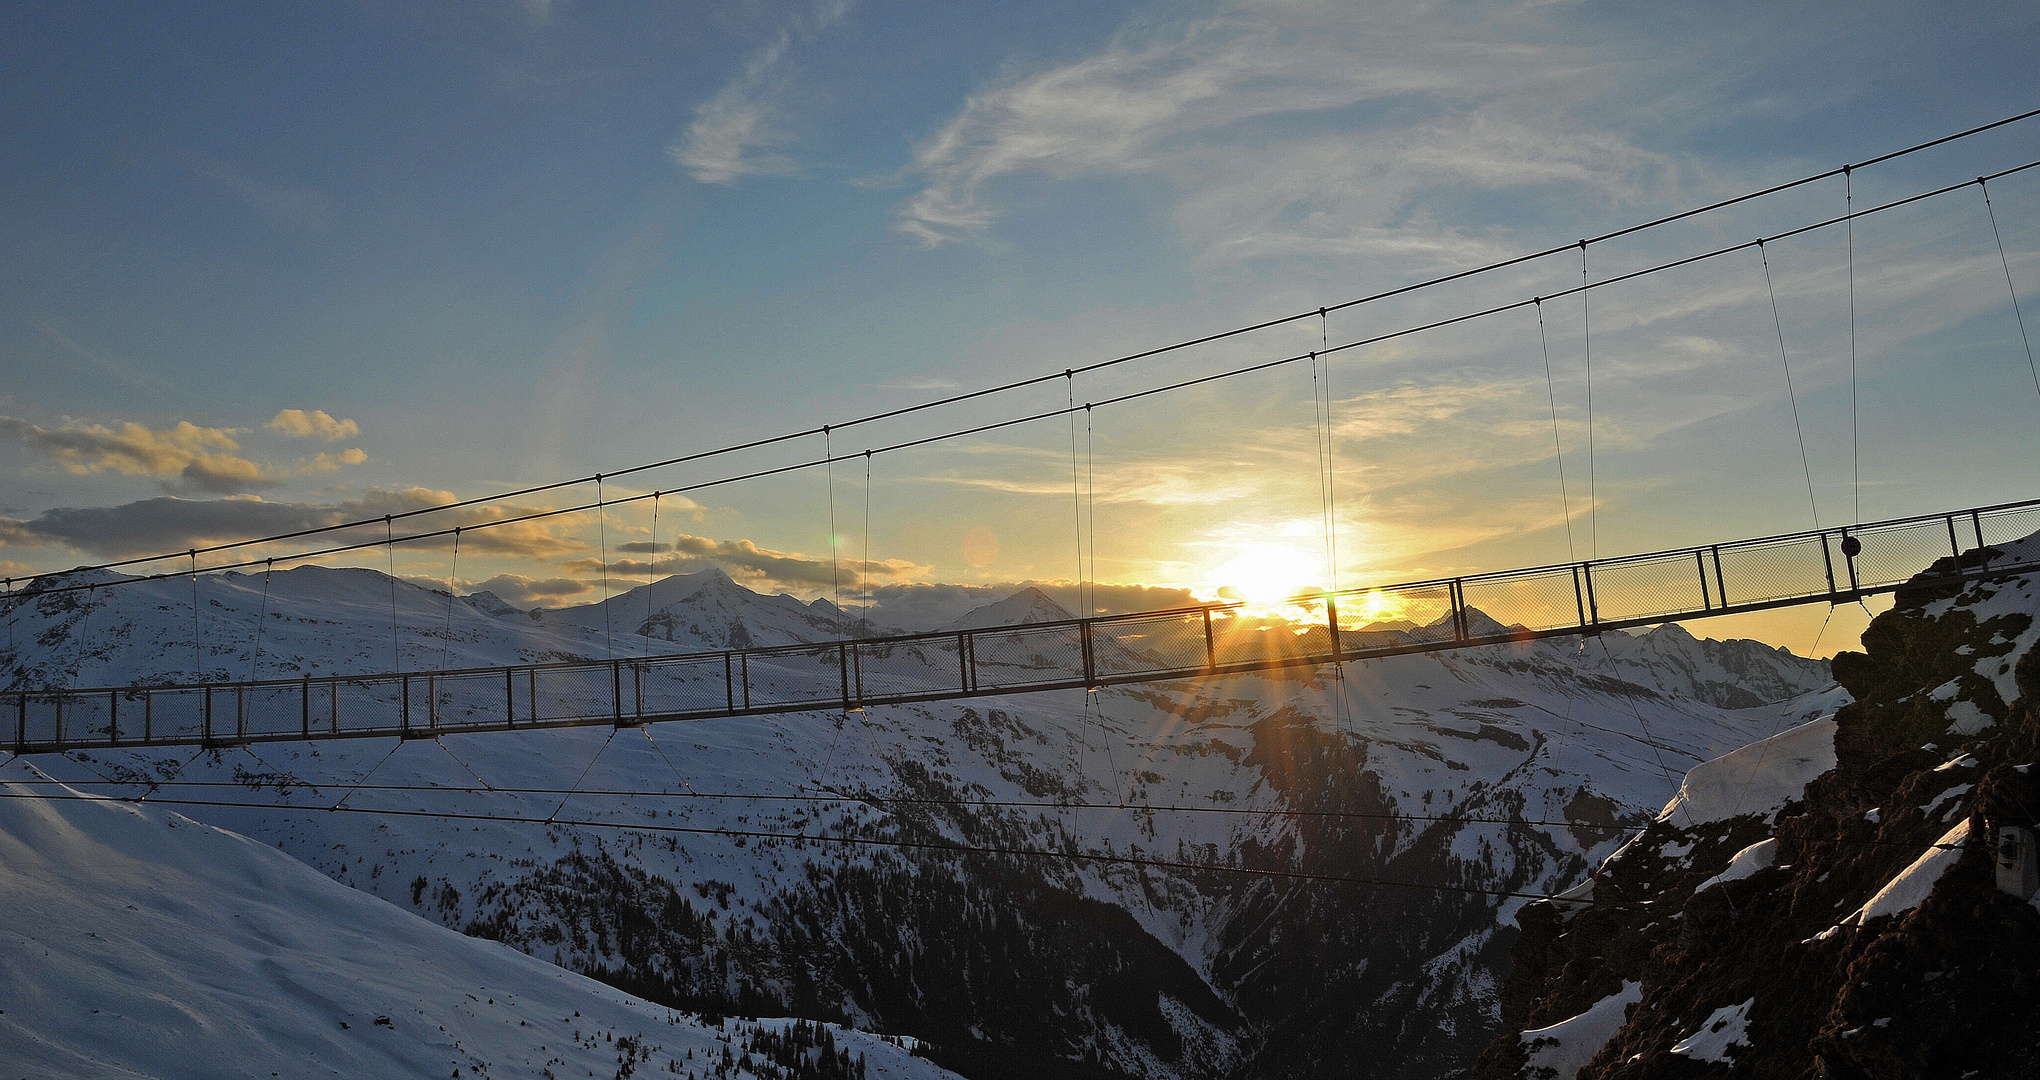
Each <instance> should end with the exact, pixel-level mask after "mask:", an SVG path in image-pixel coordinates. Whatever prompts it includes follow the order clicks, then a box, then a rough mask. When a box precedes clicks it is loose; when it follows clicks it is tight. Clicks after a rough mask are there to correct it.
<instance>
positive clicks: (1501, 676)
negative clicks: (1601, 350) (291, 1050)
mask: <svg viewBox="0 0 2040 1080" xmlns="http://www.w3.org/2000/svg"><path fill="white" fill-rule="evenodd" d="M191 587H192V586H191V583H190V582H189V581H188V580H187V581H184V582H158V583H148V584H142V585H135V586H128V587H122V588H118V589H108V590H103V591H101V590H95V591H94V592H92V593H89V594H77V593H72V594H64V595H62V596H46V597H39V598H32V599H29V600H26V601H24V602H23V603H22V604H21V605H19V606H18V607H17V608H16V609H15V610H13V611H11V612H9V613H8V616H7V618H8V620H9V626H10V630H11V631H12V632H13V634H14V636H13V638H12V639H11V640H13V641H14V642H16V644H15V646H14V647H13V650H12V651H10V652H9V653H8V654H7V655H6V666H7V668H9V669H11V675H12V677H13V678H14V679H16V680H19V681H20V682H19V683H17V684H20V683H28V684H41V683H43V682H46V681H47V682H53V683H58V684H62V683H72V682H74V681H75V682H78V683H88V684H89V683H108V682H124V681H128V680H130V679H140V678H158V679H169V680H181V679H184V678H188V677H189V672H190V671H191V670H193V667H194V665H193V664H192V663H191V662H190V661H189V660H188V659H186V658H188V657H190V656H191V640H192V639H191V634H192V631H191V608H192V605H191V600H190V589H191ZM198 588H199V595H200V597H201V601H202V602H201V603H200V605H199V626H200V635H201V636H200V650H199V652H200V660H199V662H198V664H197V665H196V667H197V669H198V670H202V671H205V672H207V673H208V674H209V675H211V676H212V677H246V674H247V672H248V671H250V670H255V671H257V672H258V673H259V674H264V675H277V674H282V673H284V672H286V671H288V672H289V673H290V674H297V673H300V672H308V673H328V672H337V671H343V670H355V671H359V670H364V669H387V667H388V666H389V664H388V661H389V660H390V659H393V658H401V660H402V662H403V666H404V667H405V668H406V669H410V670H417V669H420V668H423V667H437V666H441V658H442V657H445V658H447V659H448V661H449V662H450V663H452V664H455V665H463V664H467V665H483V664H500V663H507V662H515V661H523V660H530V659H547V658H557V657H566V656H578V657H600V656H603V655H631V654H636V653H640V652H641V651H643V650H646V649H650V650H652V651H654V652H658V651H671V650H673V649H674V648H675V647H676V646H678V647H680V648H683V649H685V648H723V647H727V646H729V645H730V644H731V643H732V642H733V640H734V639H735V638H736V636H737V634H738V631H739V628H741V632H742V634H743V635H744V637H745V638H747V639H748V640H749V641H750V642H751V643H753V644H759V645H768V644H777V643H783V642H791V641H813V640H827V639H829V638H832V637H835V636H838V635H842V634H844V633H846V632H848V631H846V629H845V625H844V624H845V617H844V615H843V614H842V613H841V612H839V611H837V610H836V609H834V608H833V607H832V606H830V605H827V604H825V603H819V602H818V603H812V604H808V603H802V602H801V601H799V600H797V599H794V598H792V597H764V596H759V595H757V594H754V593H751V592H749V591H748V590H744V589H742V588H741V587H739V586H736V585H735V584H734V583H732V582H730V581H729V580H728V579H727V578H726V577H723V576H722V575H720V574H715V573H712V572H711V573H705V574H697V575H692V576H690V577H687V578H669V579H666V580H665V581H662V582H659V583H658V584H657V586H656V587H646V589H644V590H642V591H636V590H634V591H633V592H631V593H626V594H623V595H621V596H619V597H615V598H612V600H611V601H609V603H608V604H607V605H606V606H605V605H588V606H585V607H581V608H570V609H561V610H556V611H542V612H506V611H503V610H502V609H501V607H502V606H501V605H500V603H499V602H498V603H490V602H489V599H490V598H482V597H465V598H462V597H452V596H449V595H447V594H446V593H443V592H434V591H432V590H430V589H426V588H421V587H418V586H415V585H411V584H407V583H402V582H399V583H395V584H394V586H393V585H392V583H391V581H390V580H389V579H388V578H386V577H383V576H381V575H379V574H375V573H374V572H373V571H338V570H292V571H287V572H285V571H279V572H277V573H275V574H274V575H271V576H270V578H269V581H268V583H267V592H266V595H265V593H264V581H263V578H262V576H261V575H252V576H239V575H219V576H208V577H205V578H203V579H201V581H200V583H199V586H198ZM180 590H181V593H180ZM393 596H394V601H393V600H392V597H393ZM392 610H394V612H395V614H394V616H393V615H392ZM605 615H606V618H605ZM1061 617H1066V616H1065V615H1064V614H1063V612H1062V609H1060V608H1057V607H1055V606H1054V605H1053V602H1052V601H1049V600H1048V599H1047V598H1046V597H1045V596H1041V595H1038V594H1037V595H1030V593H1028V592H1023V593H1020V594H1017V595H1015V596H1013V597H1010V598H1007V599H1005V600H1001V601H999V602H998V603H995V604H992V605H989V607H986V608H981V609H980V610H979V611H978V612H976V613H974V614H973V615H972V616H970V618H978V619H982V620H984V621H983V622H981V623H979V624H978V625H1006V624H1011V623H1016V622H1021V621H1039V620H1040V619H1042V618H1049V619H1053V618H1061ZM258 625H259V626H260V627H261V630H260V634H261V640H260V645H259V649H258V646H257V642H256V633H257V631H256V629H255V628H256V627H257V626H258ZM393 627H394V630H393ZM640 629H648V630H650V631H651V635H650V638H651V639H650V640H648V639H647V637H646V636H643V635H640V634H638V633H637V631H638V630H640ZM1825 684H1826V678H1825V673H1824V672H1823V671H1821V670H1820V666H1819V665H1813V664H1808V663H1806V662H1804V661H1797V660H1796V659H1794V658H1790V657H1789V655H1784V656H1781V655H1780V654H1778V653H1777V652H1775V651H1774V650H1770V649H1769V648H1768V647H1763V646H1756V645H1754V643H1715V642H1698V641H1694V640H1693V639H1692V638H1690V636H1686V635H1683V634H1682V633H1681V634H1671V633H1666V632H1664V631H1659V632H1657V633H1654V634H1650V635H1640V636H1635V637H1632V636H1630V635H1622V634H1609V635H1606V636H1605V638H1604V639H1603V640H1602V641H1600V642H1594V643H1589V644H1582V643H1579V642H1559V641H1529V642H1519V643H1514V644H1510V645H1506V646H1493V647H1488V648H1482V649H1475V650H1465V651H1460V652H1455V653H1439V654H1430V655H1412V656H1403V657H1395V658H1390V659H1383V660H1376V661H1370V662H1355V663H1351V664H1348V665H1347V666H1346V667H1345V669H1344V671H1343V672H1334V671H1332V670H1330V669H1326V670H1311V669H1293V670H1288V671H1279V672H1270V673H1265V674H1258V675H1250V676H1238V677H1229V678H1224V679H1212V680H1205V681H1201V682H1195V683H1178V684H1155V685H1148V686H1139V687H1121V688H1108V689H1104V690H1101V691H1099V692H1097V693H1092V694H1085V693H1081V692H1075V691H1072V692H1059V693H1048V694H1036V695H1026V696H1013V697H1010V698H997V697H992V698H982V699H977V700H974V701H971V702H965V703H951V704H940V705H914V706H898V707H884V708H873V709H868V710H865V711H864V712H862V713H857V714H853V715H850V716H843V715H840V714H825V713H823V714H816V713H810V714H797V715H786V716H775V717H769V718H744V719H731V720H717V721H700V722H688V723H684V724H665V725H657V726H654V727H650V728H643V729H623V730H610V729H578V730H564V731H550V732H520V733H504V734H495V735H485V734H470V735H461V736H456V737H449V738H447V739H445V740H444V741H443V742H433V741H422V740H421V741H413V742H407V743H402V744H398V745H391V741H374V742H367V741H364V742H329V743H319V744H310V745H287V744H286V745H265V746H261V747H256V748H252V749H240V750H232V751H216V752H208V753H205V754H202V755H200V756H198V757H197V758H195V759H193V758H189V755H188V754H182V755H180V754H171V753H168V752H154V753H149V752H136V751H121V752H93V753H91V754H89V755H86V754H75V755H72V757H70V758H49V759H44V760H41V761H38V765H39V766H40V767H43V768H46V769H48V770H49V771H51V772H52V773H55V774H57V775H58V776H60V777H61V778H62V779H64V780H66V781H67V782H72V783H76V784H81V785H87V786H90V787H91V789H92V790H101V791H106V790H112V791H118V792H121V793H124V794H129V795H133V794H138V793H141V792H143V791H148V790H150V789H149V787H148V785H149V784H154V785H156V787H155V791H154V794H152V795H151V796H150V801H151V802H160V803H166V804H167V805H170V806H172V807H175V808H177V809H180V810H182V811H184V812H186V813H189V814H191V815H193V816H195V817H199V818H201V819H203V820H206V821H210V822H214V823H218V824H221V825H224V826H226V827H229V828H232V829H234V830H235V831H237V832H240V833H244V834H246V835H249V836H252V837H255V838H258V839H260V840H261V841H263V842H265V843H269V844H274V845H276V846H278V847H280V848H282V849H283V850H284V851H286V852H289V853H291V854H293V855H295V856H297V857H299V858H302V859H303V860H305V861H306V862H307V863H310V864H311V865H313V866H315V867H317V868H318V869H320V870H322V871H324V872H325V873H327V874H329V875H331V876H332V877H333V878H335V879H336V880H338V881H340V882H343V883H345V884H350V885H353V886H355V887H356V888H359V889H362V890H365V891H368V892H371V893H374V894H375V895H377V896H380V897H382V898H384V899H386V900H389V901H390V902H392V903H394V904H397V905H398V906H401V907H406V908H409V909H411V910H413V911H417V912H418V913H420V914H422V915H424V916H426V917H428V918H431V919H433V920H436V921H438V922H440V923H442V924H444V925H446V926H448V927H452V928H455V929H459V930H463V931H465V932H467V933H470V934H473V935H476V936H482V937H488V938H493V939H496V940H499V941H503V942H506V943H509V944H512V945H515V946H516V947H517V948H519V949H521V950H523V951H525V952H527V953H530V954H531V955H533V956H536V957H538V958H540V959H543V960H547V961H552V962H554V963H557V964H559V965H561V966H563V967H567V968H570V969H573V970H575V971H580V972H584V973H589V974H593V975H595V976H596V977H598V978H601V979H603V980H604V981H606V982H609V983H610V984H612V985H615V986H619V987H622V988H624V989H627V990H630V991H631V992H634V993H637V994H639V995H641V996H643V997H646V998H648V999H650V1000H653V1001H658V1002H661V1003H664V1004H668V1005H673V1006H677V1007H685V1008H689V1009H698V1010H719V1011H722V1012H728V1013H734V1014H739V1015H799V1016H807V1017H811V1018H816V1019H826V1020H835V1021H843V1022H846V1023H850V1024H852V1025H854V1026H856V1027H858V1028H861V1029H865V1030H876V1031H885V1032H890V1033H894V1034H900V1035H911V1036H916V1037H919V1038H923V1039H926V1040H928V1042H929V1046H928V1048H927V1049H926V1052H927V1053H929V1054H930V1055H932V1056H933V1059H934V1060H935V1061H937V1062H940V1063H943V1064H946V1065H948V1066H950V1067H952V1068H954V1069H956V1070H957V1071H958V1072H961V1073H963V1074H964V1075H967V1076H971V1077H973V1078H981V1077H1004V1076H1017V1075H1021V1074H1038V1075H1043V1076H1105V1075H1130V1076H1142V1077H1154V1078H1158V1080H1162V1078H1190V1077H1219V1076H1234V1075H1241V1076H1257V1077H1258V1076H1267V1077H1283V1076H1315V1075H1322V1074H1323V1073H1325V1072H1326V1071H1334V1070H1337V1071H1351V1070H1352V1069H1353V1068H1354V1066H1353V1063H1354V1062H1356V1061H1362V1062H1366V1063H1367V1064H1366V1065H1365V1067H1364V1069H1363V1071H1365V1072H1367V1073H1369V1074H1370V1075H1379V1076H1434V1075H1439V1074H1440V1073H1442V1072H1443V1071H1445V1070H1447V1069H1449V1068H1451V1067H1453V1066H1454V1065H1456V1064H1464V1063H1467V1062H1469V1061H1470V1060H1471V1059H1472V1057H1473V1055H1474V1054H1475V1052H1477V1050H1478V1049H1479V1048H1480V1047H1481V1046H1482V1045H1484V1044H1485V1043H1486V1041H1487V1039H1488V1037H1489V1036H1490V1035H1491V1034H1492V1032H1493V1031H1494V1029H1495V1024H1496V1023H1497V1017H1498V1014H1499V998H1498V991H1499V987H1500V983H1501V980H1502V978H1503V977H1504V974H1505V973H1506V971H1507V969H1508V961H1507V951H1508V948H1509V945H1510V943H1511V942H1512V941H1513V940H1514V939H1515V936H1516V930H1515V927H1514V915H1515V912H1516V910H1517V908H1519V907H1520V905H1521V903H1522V900H1521V899H1520V898H1519V897H1510V896H1508V895H1505V894H1509V893H1532V894H1534V893H1541V892H1545V891H1549V890H1552V889H1556V888H1562V887H1565V886H1567V885H1570V884H1572V883H1573V882H1575V881H1577V880H1578V879H1579V878H1580V877H1582V876H1583V875H1584V874H1585V873H1586V872H1587V871H1588V870H1589V869H1590V868H1591V867H1593V866H1594V865H1596V864H1597V863H1598V862H1599V861H1600V860H1602V859H1603V858H1605V857H1606V856H1607V855H1608V854H1609V853H1610V852H1611V851H1613V850H1614V848H1615V847H1616V846H1617V845H1618V844H1619V843H1620V842H1621V841H1622V839H1623V838H1624V837H1625V836H1626V835H1627V833H1626V831H1625V830H1626V829H1627V828H1629V827H1631V826H1634V825H1640V824H1642V823H1643V822H1645V821H1647V820H1649V819H1650V817H1651V816H1652V814H1653V813H1654V812H1655V810H1656V809H1657V808H1658V807H1660V806H1661V805H1663V803H1664V801H1665V799H1666V798H1667V797H1669V796H1670V794H1671V793H1672V791H1673V790H1674V789H1675V787H1676V786H1677V783H1678V778H1679V775H1680V774H1681V773H1682V772H1683V771H1684V770H1685V769H1687V768H1688V767H1690V766H1692V765H1693V764H1695V763H1697V762H1699V761H1702V760H1705V759H1707V758H1711V757H1715V756H1717V755H1719V754H1721V753H1724V752H1726V751H1728V750H1731V749H1734V748H1735V747H1738V746H1741V745H1744V744H1746V743H1748V742H1751V741H1752V740H1754V739H1756V738H1759V737H1760V736H1762V735H1763V734H1766V733H1768V732H1769V731H1770V730H1772V729H1773V728H1774V727H1776V726H1778V725H1781V724H1785V723H1789V722H1796V721H1797V720H1798V719H1800V718H1802V717H1804V716H1806V715H1807V714H1809V713H1817V712H1820V711H1832V709H1833V708H1834V706H1835V704H1837V703H1838V702H1837V701H1836V700H1835V699H1836V697H1837V695H1836V693H1835V692H1831V691H1824V687H1825ZM1738 688H1740V689H1743V690H1746V691H1747V692H1748V693H1749V694H1751V695H1755V696H1759V697H1786V696H1787V695H1788V694H1796V695H1797V696H1796V697H1791V698H1790V699H1789V700H1782V701H1776V702H1774V703H1773V704H1769V705H1765V706H1763V707H1760V708H1754V709H1741V710H1737V709H1730V708H1725V707H1724V703H1725V702H1727V701H1733V700H1740V699H1738V698H1736V697H1735V696H1734V694H1733V693H1732V692H1731V691H1734V690H1736V689H1738ZM108 777H110V778H112V779H115V780H122V781H134V782H135V783H131V784H127V785H108V784H106V783H105V779H106V778H108ZM166 781H168V782H166ZM192 785H216V786H213V787H204V786H192ZM221 798H232V799H243V800H257V801H259V802H260V803H262V804H263V805H264V806H265V807H267V808H265V809H259V810H257V809H235V808H222V807H215V806H200V805H181V804H180V803H179V802H178V800H187V801H194V800H195V801H204V800H218V799H221ZM279 806H288V807H290V808H292V809H289V810H280V809H276V807H279ZM335 806H338V807H339V810H337V811H336V810H333V809H329V808H331V807H335ZM378 810H397V811H402V812H403V814H404V816H384V815H379V814H376V813H374V812H373V811H378ZM431 813H456V814H461V815H466V816H464V817H461V818H458V819H453V820H448V819H445V818H435V817H430V816H415V815H419V814H431ZM475 815H487V816H488V818H489V819H486V820H485V819H483V818H479V817H476V816H475ZM504 819H507V820H504ZM1469 819H1472V820H1469ZM1490 819H1492V820H1490ZM957 844H962V845H968V846H971V847H976V848H989V849H997V850H998V851H1000V852H1004V853H1003V854H994V853H978V854H959V853H956V852H954V851H947V850H942V849H941V848H940V847H930V846H929V845H957ZM1028 852H1032V853H1036V854H1031V855H1030V854H1026V853H1028ZM1087 853H1088V854H1101V855H1106V856H1109V857H1110V859H1111V860H1116V861H1100V860H1096V859H1087V858H1083V857H1081V856H1083V855H1085V854H1087ZM1412 886H1415V887H1412Z"/></svg>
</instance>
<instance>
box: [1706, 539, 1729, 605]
mask: <svg viewBox="0 0 2040 1080" xmlns="http://www.w3.org/2000/svg"><path fill="white" fill-rule="evenodd" d="M1707 550H1708V551H1709V552H1711V553H1713V555H1714V591H1715V593H1716V594H1717V595H1719V596H1720V597H1721V606H1722V607H1723V608H1727V607H1728V581H1727V580H1726V579H1725V578H1724V577H1723V576H1722V573H1721V545H1719V544H1716V545H1714V546H1712V547H1710V548H1708V549H1707Z"/></svg>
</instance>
